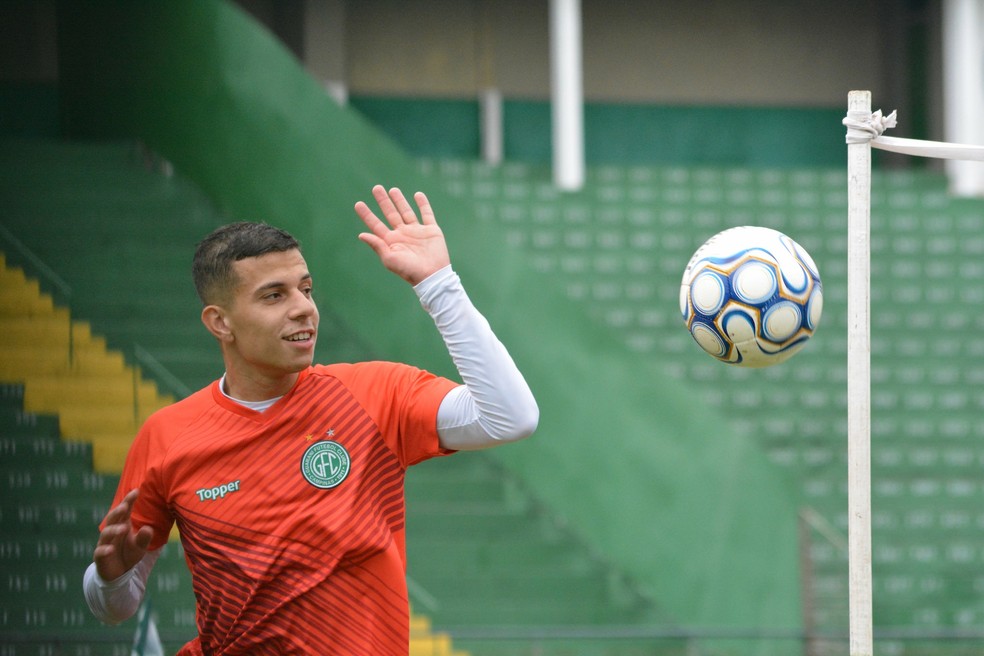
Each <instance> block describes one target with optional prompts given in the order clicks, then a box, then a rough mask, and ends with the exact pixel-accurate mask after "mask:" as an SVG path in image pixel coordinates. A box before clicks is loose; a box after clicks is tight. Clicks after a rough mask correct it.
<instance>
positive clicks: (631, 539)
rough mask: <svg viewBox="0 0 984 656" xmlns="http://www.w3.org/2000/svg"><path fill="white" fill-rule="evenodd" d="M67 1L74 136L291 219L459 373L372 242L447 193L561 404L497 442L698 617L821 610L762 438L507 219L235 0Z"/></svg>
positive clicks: (447, 217) (346, 287) (549, 397)
mask: <svg viewBox="0 0 984 656" xmlns="http://www.w3.org/2000/svg"><path fill="white" fill-rule="evenodd" d="M60 12H61V14H60V44H59V45H60V52H61V57H60V60H61V62H62V65H61V66H62V67H61V71H60V73H61V78H60V79H61V88H60V94H61V95H60V108H61V112H62V114H61V118H62V124H63V127H64V129H65V131H66V132H67V133H68V134H70V135H72V136H73V137H75V138H117V137H124V136H137V137H139V138H141V139H143V140H145V141H146V142H147V143H148V144H150V145H151V146H152V147H153V148H155V149H156V150H157V151H159V152H160V153H162V154H163V155H165V156H166V157H167V158H169V159H170V160H171V161H172V162H173V163H174V165H175V167H176V169H177V170H178V171H180V172H181V173H182V174H184V175H186V176H189V177H191V178H192V179H193V180H194V181H195V182H196V183H197V184H198V185H199V186H200V187H201V188H202V189H203V190H204V192H205V193H206V194H208V195H209V196H210V197H211V198H212V199H213V200H214V202H215V203H216V204H217V205H218V206H219V207H220V208H221V209H222V210H223V211H224V212H226V213H227V214H228V215H229V216H230V217H235V218H237V219H263V220H267V221H269V222H271V223H274V224H278V225H281V226H283V227H285V228H287V229H289V230H291V231H292V232H294V233H295V234H296V235H297V236H298V237H299V238H300V239H301V241H302V243H303V244H304V247H305V251H306V254H307V258H308V261H309V264H310V265H311V268H312V272H313V274H314V277H315V280H316V281H317V285H316V286H317V289H318V290H319V292H318V294H319V296H318V299H319V302H320V303H321V305H322V307H323V311H324V312H332V313H333V314H334V315H336V316H340V317H344V318H345V319H346V320H347V321H348V322H349V324H350V325H351V326H353V327H354V328H355V329H357V330H358V332H359V333H360V334H361V335H362V337H363V339H364V342H365V344H367V345H368V348H367V351H368V352H369V353H370V354H371V355H372V356H374V357H383V358H388V359H396V360H403V361H408V362H412V363H414V364H417V365H419V366H424V367H427V368H430V369H432V370H435V371H438V372H441V373H450V372H452V369H451V365H450V362H449V360H448V357H447V354H446V352H445V351H444V348H443V345H442V344H441V343H440V341H439V339H438V338H437V336H436V334H435V332H436V331H435V330H434V329H433V326H432V325H431V322H430V319H429V318H428V317H427V316H426V315H425V314H424V313H423V312H422V311H421V309H420V308H419V307H418V304H417V302H416V300H415V297H414V295H413V293H412V291H411V290H410V289H408V288H407V287H406V285H405V283H403V282H402V281H400V280H398V279H397V278H396V277H395V276H393V275H392V274H390V273H388V272H386V271H384V270H383V268H382V266H381V265H380V264H379V263H378V261H377V260H376V259H375V256H374V255H373V254H372V253H371V251H369V249H368V248H366V247H365V246H364V245H362V244H361V243H359V242H358V240H357V238H356V234H357V233H358V232H359V230H360V226H361V224H360V223H359V221H358V220H357V219H356V218H355V216H354V214H353V212H352V209H351V208H352V205H353V203H354V202H355V201H356V200H359V199H364V198H367V197H368V193H369V188H370V186H371V185H372V184H373V183H375V182H382V183H384V184H386V185H398V186H401V187H403V188H405V189H406V190H407V191H413V190H416V189H424V190H426V191H428V192H429V193H430V195H431V196H432V202H433V205H434V207H435V209H436V211H437V214H438V219H439V221H440V222H441V224H442V226H443V228H444V230H445V233H446V235H447V238H448V241H449V245H450V247H451V252H452V258H453V261H454V263H455V267H456V269H457V270H458V271H459V273H460V274H461V276H462V278H463V280H464V283H465V285H466V288H467V289H468V290H469V293H470V295H471V296H472V297H473V298H474V299H475V301H476V304H477V305H478V306H479V308H480V309H481V310H482V311H483V312H484V313H485V314H486V316H487V317H488V318H489V320H490V322H491V323H492V325H493V327H494V328H495V330H496V332H497V333H498V334H499V336H500V337H501V338H502V340H503V342H504V343H505V344H506V345H507V346H508V347H509V349H510V351H511V352H512V354H513V355H514V357H515V359H516V361H517V362H518V363H519V365H520V367H521V368H522V369H523V371H524V372H525V373H526V374H527V377H528V379H529V382H530V384H531V386H532V388H533V390H534V392H535V394H536V395H537V397H538V400H539V402H540V405H541V424H540V430H539V432H538V434H537V435H536V436H535V437H533V438H531V439H530V440H527V441H525V442H523V443H520V444H517V445H512V446H509V447H504V448H501V449H497V450H495V451H494V452H493V453H494V454H495V455H496V456H497V457H498V458H500V459H501V461H502V462H504V463H505V464H506V465H507V466H508V467H510V468H511V469H512V470H513V471H515V472H517V473H518V474H519V475H521V476H522V477H523V478H524V479H525V480H526V481H527V483H528V484H529V486H530V487H531V489H533V490H534V491H535V493H536V494H538V495H539V496H540V497H541V498H542V499H543V500H544V501H545V502H547V503H548V504H549V505H550V506H551V507H552V508H553V509H554V510H555V511H556V512H557V513H558V514H559V515H561V516H563V517H564V518H566V520H567V521H568V522H569V523H570V525H571V526H572V527H573V528H574V529H575V530H576V531H578V532H579V533H580V534H581V535H583V536H584V537H585V538H586V539H587V540H588V541H589V542H591V543H592V544H594V545H596V546H597V547H598V549H599V550H600V551H602V552H604V553H605V554H606V555H608V556H609V557H611V558H612V559H613V560H614V561H615V562H617V563H619V564H620V565H621V566H622V567H623V568H624V569H625V571H626V572H628V573H629V574H631V575H632V576H633V577H635V578H636V579H637V580H638V581H640V583H641V584H642V585H643V586H645V587H646V588H647V589H648V590H649V591H650V592H651V593H652V594H653V595H654V597H655V598H656V599H657V600H658V601H659V603H661V604H662V605H663V606H664V607H665V608H666V609H667V610H668V611H669V612H670V613H671V614H672V615H674V616H675V617H676V618H678V621H679V622H680V624H682V625H688V626H701V627H708V626H710V627H726V626H733V627H776V628H789V627H796V626H798V625H799V624H800V613H799V601H798V599H799V597H798V575H797V564H796V561H797V556H796V531H795V529H796V518H795V510H796V499H795V498H794V493H793V492H792V487H791V486H789V485H787V484H786V482H785V481H783V480H781V479H780V478H779V476H778V474H777V472H776V470H775V469H774V468H773V467H771V466H770V465H769V464H768V463H767V461H766V459H765V458H764V456H763V455H762V454H761V453H760V452H759V451H758V450H757V448H756V447H755V446H754V445H753V444H752V443H751V442H750V441H749V440H748V439H745V437H744V436H742V435H740V434H736V433H735V432H734V431H732V430H730V429H729V428H728V427H727V424H726V423H725V422H724V421H723V420H722V418H721V417H718V416H715V414H714V413H713V412H709V411H708V410H707V408H703V407H699V406H698V404H697V403H696V402H695V400H694V396H693V395H692V394H690V393H688V390H687V389H686V387H685V386H681V385H679V384H678V383H675V382H672V381H671V379H670V378H669V377H668V376H666V375H665V374H664V372H663V371H662V369H661V366H660V363H659V362H655V361H649V360H640V359H639V358H638V357H637V356H635V355H633V354H630V353H629V352H628V351H627V349H626V348H625V347H624V346H623V345H621V344H620V343H618V342H617V341H616V340H615V338H614V337H613V336H611V335H610V334H609V332H608V331H607V329H605V328H603V327H600V326H598V325H595V324H593V323H591V322H590V321H589V320H588V319H586V318H585V317H584V316H583V315H582V314H580V312H579V311H578V310H577V309H576V308H575V307H574V306H572V305H571V304H570V303H569V302H568V301H567V300H566V299H565V297H564V295H563V294H562V293H560V291H559V288H560V285H561V284H562V281H561V280H559V279H554V278H550V277H547V276H543V275H539V274H536V273H534V272H533V271H532V269H531V268H530V267H529V266H528V265H527V262H526V261H525V258H524V254H523V253H522V251H519V250H515V249H510V248H509V247H507V245H506V244H505V243H504V240H503V239H502V237H501V235H499V234H498V232H497V231H496V229H495V227H494V226H489V225H486V224H481V223H478V222H476V221H474V220H473V219H472V215H471V211H470V208H469V207H468V206H467V205H465V204H461V203H459V202H456V201H453V200H452V199H451V198H449V197H448V196H446V195H444V194H443V193H442V192H441V190H440V183H439V181H438V180H435V179H431V178H427V177H424V176H423V175H421V174H419V173H417V172H416V168H415V166H414V163H413V161H412V160H411V159H409V158H408V156H407V155H406V154H405V153H404V151H402V150H401V149H400V148H399V147H397V146H396V144H395V143H394V142H393V141H391V140H389V139H388V138H386V137H384V136H382V135H381V134H380V133H379V132H378V131H377V130H376V129H375V128H374V127H373V126H372V125H371V124H370V123H369V122H368V121H367V120H365V119H364V118H363V117H362V116H361V115H360V114H359V113H357V112H354V111H351V110H344V109H341V108H339V107H338V106H336V105H335V104H334V103H333V102H332V101H331V100H329V98H328V97H327V96H326V95H325V93H324V92H323V91H322V90H321V89H320V88H319V87H318V85H317V84H316V83H315V82H314V81H313V80H311V79H310V78H309V77H307V76H306V75H305V74H304V72H303V71H302V69H301V68H300V67H299V66H298V64H297V62H296V61H295V60H294V59H293V58H292V56H291V55H290V54H288V53H287V51H286V50H284V49H283V48H282V47H281V46H280V45H279V44H278V43H277V42H276V41H275V40H274V39H273V37H271V36H270V35H269V34H268V33H267V32H265V31H264V30H262V29H261V28H259V27H258V26H257V25H256V24H254V23H253V22H252V21H251V20H250V19H249V18H248V17H246V16H245V15H243V14H242V13H240V12H239V11H238V10H236V9H235V8H234V7H232V6H230V5H227V4H225V3H223V2H220V1H218V0H182V1H176V0H173V1H170V2H166V3H165V2H142V3H132V2H94V3H84V4H83V3H72V2H66V3H64V4H62V5H61V6H60ZM148 230H153V226H148ZM190 247H191V245H189V248H190ZM459 457H467V455H464V456H459ZM754 651H755V653H768V651H767V650H766V649H764V648H759V649H755V650H754Z"/></svg>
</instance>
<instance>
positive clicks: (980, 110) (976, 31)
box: [943, 0, 984, 196]
mask: <svg viewBox="0 0 984 656" xmlns="http://www.w3.org/2000/svg"><path fill="white" fill-rule="evenodd" d="M943 135H944V137H943V138H944V141H948V142H951V143H962V144H972V145H984V0H944V2H943ZM946 172H947V175H948V176H949V179H950V191H952V192H953V193H954V194H957V195H959V196H984V163H980V162H967V161H960V160H947V161H946Z"/></svg>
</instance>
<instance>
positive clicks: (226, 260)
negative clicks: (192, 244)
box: [191, 221, 301, 305]
mask: <svg viewBox="0 0 984 656" xmlns="http://www.w3.org/2000/svg"><path fill="white" fill-rule="evenodd" d="M295 248H296V249H297V250H300V249H301V246H300V244H299V243H298V241H297V240H296V239H294V237H293V236H292V235H291V234H290V233H289V232H287V231H286V230H281V229H280V228H275V227H273V226H271V225H267V224H266V223H252V222H249V221H239V222H237V223H229V224H227V225H224V226H222V227H219V228H216V229H215V230H213V231H212V232H211V233H210V234H209V235H208V236H207V237H205V238H204V239H202V240H201V241H200V242H199V243H198V247H197V248H196V249H195V259H194V261H193V262H192V266H191V273H192V277H193V278H194V280H195V289H196V290H197V291H198V297H199V298H200V299H202V303H204V304H205V305H211V304H213V303H216V302H220V301H225V300H227V299H228V298H229V295H230V294H231V293H232V291H233V290H234V289H235V287H236V284H237V283H238V280H237V279H236V274H235V272H234V271H233V268H232V264H233V262H238V261H239V260H243V259H246V258H247V257H259V256H260V255H266V254H267V253H283V252H285V251H290V250H294V249H295Z"/></svg>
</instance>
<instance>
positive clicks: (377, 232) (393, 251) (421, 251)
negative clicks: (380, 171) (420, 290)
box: [355, 185, 451, 285]
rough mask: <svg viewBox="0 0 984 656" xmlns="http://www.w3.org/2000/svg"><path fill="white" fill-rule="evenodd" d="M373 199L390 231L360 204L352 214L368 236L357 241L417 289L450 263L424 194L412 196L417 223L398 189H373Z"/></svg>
mask: <svg viewBox="0 0 984 656" xmlns="http://www.w3.org/2000/svg"><path fill="white" fill-rule="evenodd" d="M372 195H373V197H374V198H375V199H376V203H377V204H378V205H379V209H380V211H381V212H382V214H383V217H384V218H385V219H386V221H387V222H388V223H389V227H387V226H386V224H385V223H383V222H382V221H381V220H380V219H379V218H378V217H377V216H376V215H375V214H374V213H373V211H372V210H371V209H369V206H368V205H366V204H365V203H364V202H362V201H361V200H360V201H359V202H358V203H356V204H355V213H356V214H358V215H359V218H360V219H362V222H363V223H365V224H366V227H367V228H368V229H369V231H370V232H363V233H361V234H359V239H361V240H362V241H364V242H365V243H366V244H368V245H369V247H370V248H372V250H374V251H375V252H376V255H378V256H379V260H380V261H381V262H382V263H383V266H385V267H386V268H387V269H389V270H390V271H392V272H393V273H395V274H396V275H398V276H400V277H401V278H403V279H404V280H406V281H407V282H409V283H410V284H411V285H416V284H417V283H418V282H420V281H421V280H423V279H424V278H426V277H427V276H429V275H431V274H432V273H434V272H435V271H437V270H439V269H442V268H444V267H445V266H447V265H448V264H450V263H451V258H450V256H449V255H448V247H447V243H446V242H445V240H444V233H443V232H441V228H440V227H439V226H438V225H437V221H436V220H435V218H434V210H433V209H431V206H430V201H428V200H427V196H426V195H424V193H423V192H420V191H418V192H417V193H416V194H414V195H413V199H414V202H416V203H417V207H418V208H419V210H420V219H419V221H418V219H417V214H416V213H415V212H414V211H413V208H412V207H410V203H409V202H407V199H406V198H405V197H404V196H403V192H402V191H400V190H399V189H397V188H395V187H394V188H393V189H390V190H389V192H387V191H386V189H384V188H383V186H382V185H376V186H375V187H373V188H372Z"/></svg>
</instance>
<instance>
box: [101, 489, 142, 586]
mask: <svg viewBox="0 0 984 656" xmlns="http://www.w3.org/2000/svg"><path fill="white" fill-rule="evenodd" d="M137 494H138V490H136V489H134V490H130V492H129V493H128V494H127V495H126V496H125V497H123V501H121V502H120V504H119V505H118V506H116V507H115V508H113V509H112V510H110V511H109V512H108V513H107V514H106V519H105V520H104V528H103V529H102V531H100V532H99V541H98V542H97V543H96V548H95V550H94V551H93V552H92V560H93V562H95V563H96V572H97V573H98V574H99V577H100V578H101V579H102V580H103V581H106V582H109V581H115V580H116V579H118V578H119V577H121V576H123V575H124V574H126V572H127V571H128V570H130V568H132V567H133V566H134V565H136V564H137V563H139V562H140V560H141V559H143V557H144V555H145V554H146V553H147V547H148V546H149V545H150V541H151V540H152V539H153V537H154V529H152V528H151V527H149V526H144V527H141V529H140V530H139V531H134V530H133V524H131V523H130V513H131V512H133V504H134V502H135V501H136V500H137Z"/></svg>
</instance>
